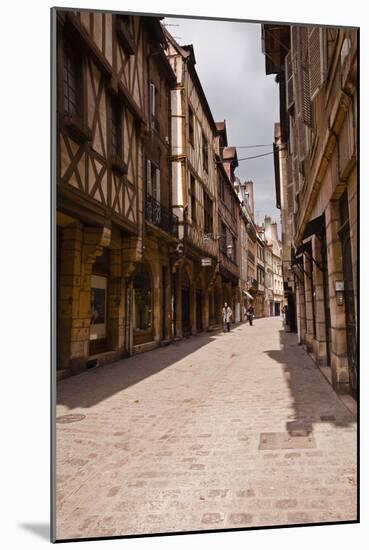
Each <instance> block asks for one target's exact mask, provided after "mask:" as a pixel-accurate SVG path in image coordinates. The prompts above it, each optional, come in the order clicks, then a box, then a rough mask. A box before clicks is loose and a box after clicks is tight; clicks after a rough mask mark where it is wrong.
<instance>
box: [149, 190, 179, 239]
mask: <svg viewBox="0 0 369 550" xmlns="http://www.w3.org/2000/svg"><path fill="white" fill-rule="evenodd" d="M145 217H146V220H147V221H148V222H150V223H152V224H153V225H156V226H157V227H160V229H162V230H163V231H165V232H166V233H169V234H170V235H173V237H177V238H178V216H176V215H175V214H173V213H172V212H171V211H170V210H169V209H168V208H166V207H165V206H163V205H162V204H160V202H159V201H157V200H156V199H154V197H152V196H151V195H146V203H145Z"/></svg>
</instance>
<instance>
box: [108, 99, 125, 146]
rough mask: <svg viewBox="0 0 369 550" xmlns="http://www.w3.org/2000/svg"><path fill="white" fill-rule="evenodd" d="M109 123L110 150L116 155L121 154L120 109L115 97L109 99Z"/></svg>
mask: <svg viewBox="0 0 369 550" xmlns="http://www.w3.org/2000/svg"><path fill="white" fill-rule="evenodd" d="M110 125H111V134H110V136H111V152H112V154H113V155H116V156H118V157H120V156H122V146H121V128H122V125H121V111H120V104H119V101H118V99H117V98H116V97H111V99H110Z"/></svg>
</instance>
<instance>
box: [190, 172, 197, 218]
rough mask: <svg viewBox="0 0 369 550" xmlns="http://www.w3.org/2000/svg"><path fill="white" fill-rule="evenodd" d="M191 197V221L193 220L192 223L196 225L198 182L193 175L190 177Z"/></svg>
mask: <svg viewBox="0 0 369 550" xmlns="http://www.w3.org/2000/svg"><path fill="white" fill-rule="evenodd" d="M190 195H191V219H192V223H196V180H195V178H194V176H193V175H192V174H191V176H190Z"/></svg>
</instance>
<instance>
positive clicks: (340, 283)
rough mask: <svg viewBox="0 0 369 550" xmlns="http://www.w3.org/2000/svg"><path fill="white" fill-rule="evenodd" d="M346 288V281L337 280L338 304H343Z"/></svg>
mask: <svg viewBox="0 0 369 550" xmlns="http://www.w3.org/2000/svg"><path fill="white" fill-rule="evenodd" d="M344 290H345V282H344V281H336V300H337V305H338V306H343V303H344Z"/></svg>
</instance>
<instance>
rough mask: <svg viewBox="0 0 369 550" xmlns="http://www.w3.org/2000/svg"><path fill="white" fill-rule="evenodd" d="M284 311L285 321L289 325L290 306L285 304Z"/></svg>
mask: <svg viewBox="0 0 369 550" xmlns="http://www.w3.org/2000/svg"><path fill="white" fill-rule="evenodd" d="M282 313H283V316H284V322H285V324H286V325H288V306H283V309H282Z"/></svg>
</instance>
